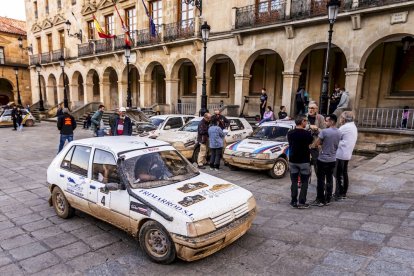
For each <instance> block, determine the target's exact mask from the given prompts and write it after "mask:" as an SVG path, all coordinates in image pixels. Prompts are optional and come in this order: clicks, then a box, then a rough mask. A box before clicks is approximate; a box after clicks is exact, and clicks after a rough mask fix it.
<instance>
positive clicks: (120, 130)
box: [111, 107, 132, 136]
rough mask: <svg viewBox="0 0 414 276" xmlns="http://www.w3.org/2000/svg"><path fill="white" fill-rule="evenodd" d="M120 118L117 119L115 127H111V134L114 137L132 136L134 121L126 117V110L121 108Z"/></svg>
mask: <svg viewBox="0 0 414 276" xmlns="http://www.w3.org/2000/svg"><path fill="white" fill-rule="evenodd" d="M118 114H119V117H118V118H116V120H115V122H114V124H113V126H112V125H111V133H112V135H113V136H119V135H127V136H131V135H132V121H131V118H129V117H128V116H127V115H126V108H125V107H121V108H119V112H118Z"/></svg>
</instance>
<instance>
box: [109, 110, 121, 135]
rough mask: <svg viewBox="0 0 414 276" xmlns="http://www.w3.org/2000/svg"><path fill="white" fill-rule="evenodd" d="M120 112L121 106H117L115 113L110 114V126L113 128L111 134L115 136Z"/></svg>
mask: <svg viewBox="0 0 414 276" xmlns="http://www.w3.org/2000/svg"><path fill="white" fill-rule="evenodd" d="M119 114H120V112H119V108H115V111H114V113H112V114H111V115H110V116H109V120H108V122H109V127H110V128H111V135H112V136H115V133H114V132H113V129H115V124H116V121H117V120H118V119H119Z"/></svg>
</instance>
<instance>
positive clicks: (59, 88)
mask: <svg viewBox="0 0 414 276" xmlns="http://www.w3.org/2000/svg"><path fill="white" fill-rule="evenodd" d="M57 95H58V104H59V103H62V102H63V85H58V86H57Z"/></svg>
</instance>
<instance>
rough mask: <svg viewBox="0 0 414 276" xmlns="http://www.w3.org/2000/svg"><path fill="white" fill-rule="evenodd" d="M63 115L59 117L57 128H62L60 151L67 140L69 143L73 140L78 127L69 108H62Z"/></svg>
mask: <svg viewBox="0 0 414 276" xmlns="http://www.w3.org/2000/svg"><path fill="white" fill-rule="evenodd" d="M62 113H63V115H62V116H60V117H59V118H58V122H57V128H58V129H59V130H60V142H59V149H58V153H59V152H60V151H61V150H62V149H63V146H64V145H65V142H66V140H67V141H68V143H70V142H72V141H73V130H74V129H75V128H76V121H75V118H73V116H72V115H70V114H69V109H67V108H63V109H62Z"/></svg>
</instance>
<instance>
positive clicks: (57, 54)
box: [52, 49, 65, 62]
mask: <svg viewBox="0 0 414 276" xmlns="http://www.w3.org/2000/svg"><path fill="white" fill-rule="evenodd" d="M62 56H63V57H65V51H64V50H63V49H59V50H54V51H53V52H52V62H56V61H59V59H60V57H62Z"/></svg>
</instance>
